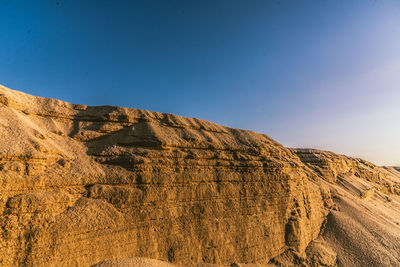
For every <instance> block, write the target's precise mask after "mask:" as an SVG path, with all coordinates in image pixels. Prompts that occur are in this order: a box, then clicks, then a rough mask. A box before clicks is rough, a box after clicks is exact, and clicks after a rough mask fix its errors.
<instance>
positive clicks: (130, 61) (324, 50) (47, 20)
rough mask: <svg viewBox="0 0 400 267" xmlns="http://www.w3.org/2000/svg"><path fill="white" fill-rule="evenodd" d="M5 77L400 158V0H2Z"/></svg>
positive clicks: (59, 94)
mask: <svg viewBox="0 0 400 267" xmlns="http://www.w3.org/2000/svg"><path fill="white" fill-rule="evenodd" d="M0 10H1V15H0V38H1V40H0V60H1V64H0V83H1V84H3V85H5V86H7V87H10V88H12V89H16V90H21V91H24V92H26V93H29V94H33V95H38V96H44V97H51V98H58V99H62V100H65V101H68V102H73V103H80V104H87V105H105V104H110V105H118V106H125V107H133V108H141V109H147V110H152V111H159V112H168V113H174V114H179V115H182V116H187V117H197V118H202V119H206V120H209V121H213V122H216V123H219V124H222V125H226V126H231V127H236V128H243V129H250V130H255V131H258V132H262V133H266V134H268V135H269V136H271V137H272V138H274V139H276V140H277V141H279V142H280V143H282V144H284V145H286V146H290V147H313V148H319V149H325V150H332V151H334V152H338V153H344V154H347V155H351V156H356V157H362V158H365V159H367V160H370V161H372V162H374V163H377V164H385V165H400V138H399V137H400V104H399V100H400V1H397V0H387V1H384V0H376V1H374V0H359V1H349V0H342V1H340V0H324V1H320V0H319V1H307V0H302V1H300V0H299V1H294V0H293V1H290V0H286V1H285V0H281V1H269V0H259V1H258V0H251V1H246V0H241V1H236V0H224V1H218V0H213V1H206V0H197V1H189V0H181V1H175V0H169V1H168V0H163V1H152V0H150V1H149V0H146V1H145V0H143V1H100V0H93V1H85V0H80V1H63V0H59V1H39V0H38V1H18V0H9V1H3V0H0Z"/></svg>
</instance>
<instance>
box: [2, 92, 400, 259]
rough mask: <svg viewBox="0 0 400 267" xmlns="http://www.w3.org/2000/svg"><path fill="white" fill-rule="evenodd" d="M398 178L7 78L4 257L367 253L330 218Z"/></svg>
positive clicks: (247, 134)
mask: <svg viewBox="0 0 400 267" xmlns="http://www.w3.org/2000/svg"><path fill="white" fill-rule="evenodd" d="M399 177H400V173H399V172H398V171H397V170H396V169H393V168H387V169H384V168H380V167H376V166H374V165H373V164H371V163H368V162H366V161H363V160H359V159H352V158H349V157H345V156H340V155H336V154H334V153H330V152H322V151H316V150H304V149H288V148H285V147H283V146H282V145H281V144H279V143H277V142H276V141H274V140H272V139H271V138H269V137H268V136H266V135H263V134H258V133H255V132H251V131H245V130H238V129H233V128H228V127H223V126H220V125H217V124H213V123H210V122H207V121H203V120H199V119H189V118H183V117H180V116H175V115H171V114H162V113H157V112H149V111H145V110H137V109H129V108H120V107H112V106H99V107H90V106H85V105H74V104H69V103H66V102H62V101H59V100H55V99H46V98H41V97H34V96H30V95H27V94H24V93H21V92H17V91H14V90H10V89H8V88H5V87H0V184H1V187H0V213H1V217H0V265H1V266H91V265H94V264H98V266H112V264H113V262H114V263H115V264H116V265H115V266H117V265H118V262H119V264H121V262H125V263H126V264H128V263H127V262H142V260H138V259H136V260H134V258H137V257H141V258H142V257H144V258H151V259H157V260H162V261H168V262H170V263H174V264H178V265H182V266H189V265H190V264H218V265H228V266H229V264H231V263H233V262H237V263H247V264H275V265H281V266H285V265H289V266H290V265H292V266H293V265H299V266H307V265H309V266H334V265H340V264H342V263H343V264H346V263H348V262H352V263H354V264H355V265H354V266H356V265H357V264H359V263H360V264H361V263H362V262H361V261H357V257H356V256H354V255H353V254H354V253H353V254H351V253H350V254H346V252H343V251H342V250H340V249H339V248H337V247H335V246H334V242H345V241H346V242H348V240H345V241H343V240H341V239H339V238H338V237H335V236H332V233H331V232H332V231H333V232H334V231H335V229H336V228H335V227H333V228H332V227H331V228H332V229H333V230H332V229H331V228H329V227H330V225H331V224H332V223H333V222H336V221H338V219H335V220H336V221H335V220H333V222H332V220H329V218H331V217H332V218H339V217H340V216H341V213H340V203H339V204H338V203H337V201H336V200H337V199H339V198H340V197H338V196H344V195H346V194H347V195H346V197H347V199H350V197H355V198H356V199H357V201H361V202H360V203H363V202H368V203H370V202H371V201H375V200H376V199H377V197H379V198H381V199H378V200H379V201H380V200H382V201H387V202H388V200H387V199H389V198H390V199H391V202H390V204H391V205H397V203H400V201H399V199H398V198H397V197H398V196H397V195H395V194H399V192H400V187H399V184H400V183H399V180H400V178H399ZM368 190H369V191H368ZM342 191H343V192H342ZM331 192H332V193H331ZM363 194H365V195H363ZM388 194H390V196H389V195H388ZM378 200H377V201H378ZM352 201H353V200H352ZM349 202H351V201H350V200H349ZM346 203H347V202H346ZM351 203H352V204H354V203H355V202H354V201H353V202H351ZM385 203H386V202H385ZM388 203H389V202H388ZM399 207H400V206H399ZM338 208H339V211H337V210H338ZM335 210H336V211H335ZM335 213H340V214H339V215H340V216H339V215H338V216H339V217H338V216H337V217H335ZM382 216H386V217H390V216H392V215H390V214H386V215H382ZM386 217H385V218H386ZM396 218H397V217H396ZM399 218H400V217H399ZM388 220H389V221H390V222H392V221H393V220H394V219H388ZM399 222H400V219H399ZM337 224H338V225H341V224H340V223H337ZM393 227H394V228H393V229H395V230H396V229H397V230H400V229H399V227H398V226H396V225H395V223H394V226H393ZM396 227H397V228H396ZM343 231H344V234H342V236H345V235H346V231H347V230H346V229H344V230H343ZM343 231H342V232H343ZM393 231H394V230H393ZM385 234H386V233H385ZM379 236H380V235H379V233H378V234H375V235H372V239H371V240H372V241H374V240H375V239H373V238H374V237H375V238H377V239H379ZM381 236H382V233H381ZM388 236H389V237H392V235H391V234H389V235H388ZM335 238H337V239H335ZM379 240H380V241H382V240H381V239H379ZM379 240H378V241H379ZM372 241H371V242H372ZM378 241H377V242H378ZM380 241H379V242H380ZM349 242H350V241H349ZM382 242H383V241H382ZM388 242H389V241H388ZM390 242H391V241H390ZM390 242H389V243H387V246H386V247H384V248H382V249H381V250H379V251H380V253H382V251H384V252H385V251H386V250H385V249H386V248H388V249H389V248H390V249H394V250H395V249H396V247H395V246H396V245H397V243H396V244H393V243H390ZM396 242H397V241H396ZM397 248H399V250H398V251H400V246H399V247H397ZM364 250H365V248H364V247H360V248H359V250H358V251H361V252H362V253H364ZM361 252H360V253H361ZM366 253H367V252H366ZM352 255H353V256H352ZM115 259H118V260H115ZM124 259H131V260H124ZM371 259H373V260H375V261H376V262H379V259H376V257H375V258H374V257H372V256H371ZM396 260H397V262H400V256H399V255H392V257H391V259H390V260H389V261H388V263H389V264H392V263H393V262H396ZM149 261H152V260H149ZM154 262H156V261H154ZM341 262H342V263H341ZM147 263H148V262H147ZM147 263H146V264H147ZM101 264H103V265H101ZM104 264H106V265H104ZM107 264H109V265H107ZM110 264H111V265H110ZM143 264H144V263H143ZM148 264H150V265H149V266H151V264H152V263H151V262H150V263H148ZM165 264H167V263H165Z"/></svg>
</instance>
